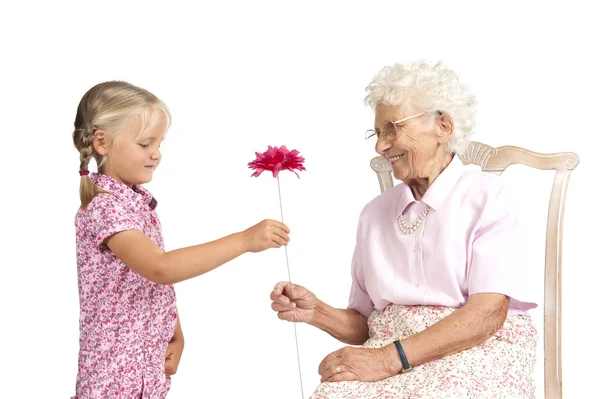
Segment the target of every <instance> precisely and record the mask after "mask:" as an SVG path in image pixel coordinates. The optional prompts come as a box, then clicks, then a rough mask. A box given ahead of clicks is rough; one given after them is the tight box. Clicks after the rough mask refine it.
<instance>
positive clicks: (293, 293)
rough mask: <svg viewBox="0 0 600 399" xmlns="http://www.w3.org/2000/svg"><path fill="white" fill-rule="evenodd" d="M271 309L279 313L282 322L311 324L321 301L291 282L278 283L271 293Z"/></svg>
mask: <svg viewBox="0 0 600 399" xmlns="http://www.w3.org/2000/svg"><path fill="white" fill-rule="evenodd" d="M271 300H272V301H273V303H272V304H271V309H273V310H274V311H276V312H277V317H279V318H280V319H281V320H287V321H294V320H295V321H296V322H305V323H310V322H311V321H312V320H313V318H314V317H315V311H316V308H317V303H318V302H319V300H318V299H317V297H316V296H315V294H313V293H312V292H310V291H309V290H307V289H306V288H304V287H303V286H301V285H297V284H292V288H291V290H290V283H289V282H280V283H277V285H276V286H275V289H274V290H273V291H272V292H271Z"/></svg>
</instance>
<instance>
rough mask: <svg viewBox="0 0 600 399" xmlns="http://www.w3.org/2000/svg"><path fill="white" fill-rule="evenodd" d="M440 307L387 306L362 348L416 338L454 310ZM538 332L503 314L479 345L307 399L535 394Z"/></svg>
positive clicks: (326, 386) (327, 388)
mask: <svg viewBox="0 0 600 399" xmlns="http://www.w3.org/2000/svg"><path fill="white" fill-rule="evenodd" d="M455 310H456V309H455V308H447V307H443V306H404V305H389V306H387V307H386V308H385V309H384V310H383V311H379V310H374V311H373V312H372V313H371V315H370V316H369V321H368V323H369V337H370V338H369V340H368V341H367V342H365V344H364V347H366V348H379V347H382V346H386V345H388V344H390V343H392V342H393V341H394V340H396V339H399V338H400V339H403V338H406V337H408V336H410V335H413V334H416V333H418V332H420V331H422V330H424V329H426V328H427V327H429V326H431V325H433V324H435V323H437V322H438V321H440V320H441V319H443V318H444V317H446V316H448V315H450V314H451V313H452V312H454V311H455ZM537 340H538V335H537V331H536V329H535V327H534V325H533V323H532V321H531V318H530V317H529V316H525V315H515V316H508V317H507V318H506V322H505V323H504V326H503V327H502V328H501V329H500V330H498V332H496V334H494V336H492V337H491V338H489V339H488V340H487V341H485V342H484V343H482V344H480V345H477V346H475V347H473V348H471V349H468V350H464V351H461V352H458V353H456V354H454V355H450V356H446V357H444V358H442V359H439V360H434V361H432V362H429V363H425V364H422V365H419V366H416V367H414V368H413V370H412V371H410V372H408V373H404V374H398V375H395V376H393V377H389V378H387V379H385V380H382V381H378V382H358V381H343V382H324V383H321V384H320V385H319V386H318V387H317V389H316V390H315V392H314V393H313V395H312V396H311V399H401V398H403V399H415V398H444V399H451V398H477V399H479V398H497V399H504V398H506V399H531V398H534V396H535V387H534V381H533V368H534V365H535V348H536V345H537Z"/></svg>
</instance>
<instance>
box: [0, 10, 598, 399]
mask: <svg viewBox="0 0 600 399" xmlns="http://www.w3.org/2000/svg"><path fill="white" fill-rule="evenodd" d="M589 3H591V2H578V1H568V2H567V1H564V2H561V3H551V2H536V3H535V4H534V3H533V2H521V1H519V2H517V1H504V2H497V3H495V4H492V3H488V2H485V4H484V2H479V3H475V2H427V1H420V2H416V1H414V2H407V1H403V2H400V1H396V2H390V3H387V2H386V3H384V2H378V1H369V2H360V3H359V2H349V1H346V2H332V1H329V2H328V1H318V2H317V1H303V2H297V3H292V2H283V1H279V2H271V3H266V2H257V1H253V2H242V1H239V2H225V1H219V2H203V3H201V4H198V5H196V6H195V8H194V9H192V8H189V7H184V6H183V5H179V3H177V2H175V1H170V2H168V4H167V2H163V3H162V4H158V3H154V2H125V1H123V2H113V1H103V2H94V3H92V2H79V3H76V4H75V3H74V4H66V3H64V2H56V1H54V2H37V3H32V2H19V3H18V5H15V4H16V3H13V4H12V5H10V6H7V5H3V6H1V7H0V43H1V50H0V51H1V54H0V57H1V59H2V61H1V63H0V68H1V74H0V84H1V87H0V113H1V115H2V118H1V121H2V151H1V153H2V156H0V171H1V172H0V173H1V180H2V186H1V190H2V193H1V194H2V195H1V197H0V200H1V201H2V204H1V208H0V209H1V210H2V217H1V219H0V223H1V225H2V229H1V231H2V233H1V234H2V240H1V243H2V244H1V249H2V257H1V258H0V262H1V269H0V270H2V274H1V279H2V280H1V282H2V289H1V290H0V295H1V301H0V304H1V305H0V306H2V324H1V325H2V327H1V328H0V333H1V334H2V342H3V347H4V350H3V355H4V361H3V362H2V365H1V366H0V367H1V369H2V372H1V373H0V375H1V377H0V379H1V380H2V382H3V383H2V391H1V393H0V396H1V397H2V398H68V397H69V396H70V395H72V394H73V393H74V387H75V385H74V384H75V376H76V372H77V350H78V309H79V308H78V294H77V275H76V264H75V237H74V225H73V218H74V214H75V211H76V209H77V207H78V203H79V199H78V185H79V176H78V174H77V170H78V164H79V160H78V158H79V155H78V153H77V151H76V150H75V149H74V148H73V145H72V141H71V132H72V130H73V121H74V118H75V111H76V107H77V104H78V102H79V100H80V98H81V96H82V95H83V94H84V93H85V91H86V90H88V89H89V88H90V87H91V86H93V85H95V84H96V83H99V82H101V81H105V80H112V79H119V80H127V81H129V82H131V83H134V84H136V85H140V86H142V87H144V88H147V89H149V90H151V91H152V92H154V93H155V94H157V95H158V96H159V97H161V98H162V99H163V100H164V101H165V102H166V103H167V104H168V106H169V107H170V109H171V111H172V113H173V118H174V120H173V127H172V129H171V131H170V132H169V136H168V139H167V142H166V146H165V151H164V157H163V163H162V165H161V167H160V168H159V169H158V171H157V172H156V174H155V178H154V181H153V182H151V183H150V184H149V185H148V188H149V189H150V190H151V191H152V192H153V193H154V194H155V196H156V197H157V199H158V201H159V206H158V211H159V213H160V216H161V220H162V223H163V226H164V235H165V240H166V245H167V248H168V249H175V248H179V247H183V246H188V245H193V244H198V243H202V242H206V241H210V240H213V239H216V238H219V237H221V236H224V235H226V234H229V233H232V232H235V231H240V230H242V229H245V228H247V227H249V226H250V225H252V224H254V223H257V222H259V221H260V220H262V219H264V218H279V204H278V199H277V185H276V180H275V179H273V178H272V177H270V176H269V175H267V174H264V175H262V176H261V177H260V178H258V179H256V178H250V177H249V176H250V173H251V171H250V170H248V169H247V166H246V164H247V162H249V161H250V160H252V159H253V157H254V151H264V150H265V149H266V147H267V145H281V144H285V145H287V146H288V147H290V148H296V149H298V150H300V152H301V154H302V155H304V156H305V157H306V163H305V166H306V168H307V171H306V172H303V173H302V174H301V178H300V179H297V178H296V177H295V176H294V175H293V174H291V173H284V174H282V176H281V183H282V195H283V206H284V217H285V222H286V224H288V225H289V226H290V228H291V229H292V242H291V244H290V246H289V257H290V267H291V270H292V279H293V280H294V281H295V282H298V283H300V284H303V285H305V286H307V287H308V288H310V289H312V290H313V291H314V292H315V293H316V294H317V295H318V296H319V297H320V298H321V299H323V300H324V301H326V302H328V303H330V304H331V305H333V306H338V307H344V306H345V305H346V301H347V297H348V292H349V286H350V272H349V266H350V259H351V256H352V250H353V245H354V237H355V227H356V222H357V220H358V215H359V212H360V210H361V209H362V207H363V205H364V204H365V203H366V202H367V201H369V200H370V199H371V198H373V197H374V196H375V195H377V194H378V193H379V186H378V183H377V179H376V176H375V174H374V173H373V172H372V171H371V169H370V168H369V161H370V159H371V158H372V157H373V156H374V155H375V154H374V152H373V151H372V150H371V149H370V148H368V147H366V145H365V143H364V142H363V140H362V138H363V132H364V131H365V129H367V128H369V127H370V126H371V125H372V122H373V115H372V112H371V110H370V109H369V108H368V107H366V106H365V105H364V104H363V102H362V101H363V97H364V93H365V92H364V88H365V86H366V85H367V84H368V83H369V82H370V80H371V78H372V77H373V76H374V75H375V74H376V73H377V71H378V70H379V69H380V68H381V67H383V66H384V65H388V64H390V63H394V62H404V61H409V60H414V59H428V60H432V61H437V60H441V61H443V62H445V63H446V64H447V65H448V66H449V67H451V68H453V69H454V70H456V71H457V72H458V73H459V74H460V75H461V78H462V80H463V81H464V82H465V83H467V84H468V85H469V87H470V88H471V90H472V92H473V93H474V94H475V95H476V96H477V99H478V101H479V113H478V119H477V126H476V134H475V135H474V136H473V139H474V140H478V141H483V142H486V143H488V144H491V145H494V146H500V145H505V144H512V145H518V146H522V147H526V148H530V149H533V150H536V151H539V152H556V151H574V152H576V153H577V154H578V155H579V156H580V158H581V163H580V165H579V166H578V168H577V169H576V170H575V171H574V173H573V175H572V178H571V181H570V185H569V192H568V197H567V206H566V212H565V224H564V226H565V230H564V233H565V236H564V256H563V297H564V303H563V312H564V318H563V361H564V363H563V377H564V394H565V398H577V397H590V396H589V395H584V393H586V391H587V390H588V389H591V388H592V387H593V386H595V385H596V384H595V383H594V379H597V371H596V370H597V367H594V364H596V363H597V358H598V349H597V346H598V340H597V338H596V331H595V330H594V328H593V327H594V326H597V308H596V307H595V306H596V304H595V298H596V295H594V294H595V292H597V282H598V271H597V269H598V266H599V265H600V262H598V258H597V256H596V254H595V253H593V248H594V244H595V237H597V228H598V221H599V219H598V215H597V210H596V209H597V207H596V206H595V205H596V204H595V201H594V200H596V199H597V196H596V193H595V190H596V189H597V183H596V175H595V174H593V172H592V170H593V166H594V162H595V161H596V158H595V156H596V153H597V145H598V135H599V134H600V129H599V128H598V115H599V109H600V101H599V100H598V92H599V91H600V83H599V78H598V72H599V71H600V62H599V61H598V57H597V51H598V50H597V49H598V44H597V39H598V37H599V36H600V29H599V28H598V24H597V20H596V17H595V15H596V14H595V12H593V11H592V7H591V6H589V5H587V4H589ZM4 4H5V3H4ZM506 175H507V176H510V177H511V178H513V179H512V180H511V181H512V182H514V183H515V185H516V186H517V187H518V188H519V191H520V195H521V198H522V204H523V205H524V207H527V208H528V211H527V216H528V217H530V219H529V220H530V221H531V223H530V226H531V229H532V244H531V251H530V254H529V256H530V258H531V259H532V261H531V263H530V265H531V268H532V269H531V270H532V272H533V274H536V273H537V274H538V277H540V278H538V279H537V281H536V283H535V284H533V285H532V289H535V290H537V292H538V293H539V298H540V300H541V299H542V298H543V297H542V292H543V291H542V289H543V283H542V280H541V276H542V274H540V273H541V272H542V267H543V266H542V265H543V239H544V226H543V223H544V220H545V216H546V215H545V212H546V206H547V202H544V201H547V196H548V195H549V189H550V184H551V182H552V175H551V174H550V173H544V172H538V173H534V172H530V171H527V170H526V168H524V167H523V168H514V169H513V170H509V171H508V172H507V173H506ZM516 278H518V276H516ZM286 279H287V271H286V266H285V254H284V252H283V249H281V250H271V251H268V252H263V253H260V254H246V255H243V256H242V257H240V258H238V259H236V260H234V261H232V262H230V263H229V264H227V265H225V266H223V267H222V268H220V269H217V270H216V271H214V272H211V273H209V274H207V275H205V276H201V277H199V278H196V279H194V280H191V281H186V282H183V283H180V284H178V285H177V286H176V290H177V294H178V300H179V302H178V303H179V310H180V313H181V320H182V324H183V329H184V334H185V337H186V347H185V351H184V354H183V358H182V360H181V364H180V368H179V372H178V373H177V375H176V376H174V377H173V387H172V390H171V394H170V395H169V398H172V399H177V398H241V397H260V398H300V397H301V396H300V385H299V382H298V370H297V363H296V352H295V347H294V333H293V328H292V325H291V324H289V323H285V322H282V321H280V320H278V319H277V317H276V315H275V313H273V312H272V311H271V309H270V300H269V293H270V291H271V289H272V287H273V285H274V284H275V283H276V282H277V281H279V280H286ZM537 317H539V313H538V314H537ZM540 327H541V325H540ZM540 333H541V330H540ZM298 334H299V339H300V356H301V363H302V373H303V377H304V391H305V392H304V394H305V398H308V396H309V395H310V393H312V391H313V390H314V388H315V387H316V386H317V384H318V375H317V366H318V364H319V362H320V361H321V360H322V358H323V357H324V356H325V355H327V354H328V353H330V352H332V351H334V350H336V349H338V348H340V347H341V346H342V344H340V343H338V342H337V341H335V340H334V339H333V338H331V337H329V336H327V335H326V334H325V333H323V332H321V331H319V330H317V329H314V328H312V327H309V326H305V325H299V326H298ZM541 348H542V342H540V351H539V354H540V357H539V362H538V368H537V374H536V378H537V382H538V396H539V397H542V396H543V375H542V374H541V372H542V365H543V360H542V357H541V355H542V352H541ZM584 362H586V363H588V365H585V366H584V364H583V363H584ZM593 395H594V394H592V396H593Z"/></svg>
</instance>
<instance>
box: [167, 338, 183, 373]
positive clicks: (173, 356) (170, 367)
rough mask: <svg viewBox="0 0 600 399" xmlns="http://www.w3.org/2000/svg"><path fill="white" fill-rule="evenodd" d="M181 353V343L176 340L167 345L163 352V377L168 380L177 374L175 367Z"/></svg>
mask: <svg viewBox="0 0 600 399" xmlns="http://www.w3.org/2000/svg"><path fill="white" fill-rule="evenodd" d="M182 353H183V343H182V342H181V341H178V340H173V341H171V342H169V345H167V351H166V352H165V377H166V378H169V377H170V376H172V375H173V374H175V373H177V367H178V366H179V361H180V360H181V354H182Z"/></svg>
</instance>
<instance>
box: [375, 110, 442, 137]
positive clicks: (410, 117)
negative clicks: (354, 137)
mask: <svg viewBox="0 0 600 399" xmlns="http://www.w3.org/2000/svg"><path fill="white" fill-rule="evenodd" d="M426 113H427V112H420V113H418V114H416V115H412V116H408V117H406V118H402V119H399V120H397V121H395V122H392V121H390V123H391V124H392V125H394V127H395V128H396V137H395V138H393V139H392V140H396V139H397V138H398V126H396V124H397V123H401V122H404V121H407V120H409V119H412V118H416V117H417V116H421V115H424V114H426ZM437 113H438V114H439V115H442V111H437ZM384 122H385V121H384ZM367 132H373V134H371V135H369V136H367V137H365V140H368V139H370V138H371V137H373V136H375V135H376V136H377V141H379V137H380V136H379V135H380V134H381V131H380V132H377V130H376V129H369V130H367ZM383 138H384V139H385V140H388V141H391V140H389V139H388V138H387V137H385V135H384V136H383Z"/></svg>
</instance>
